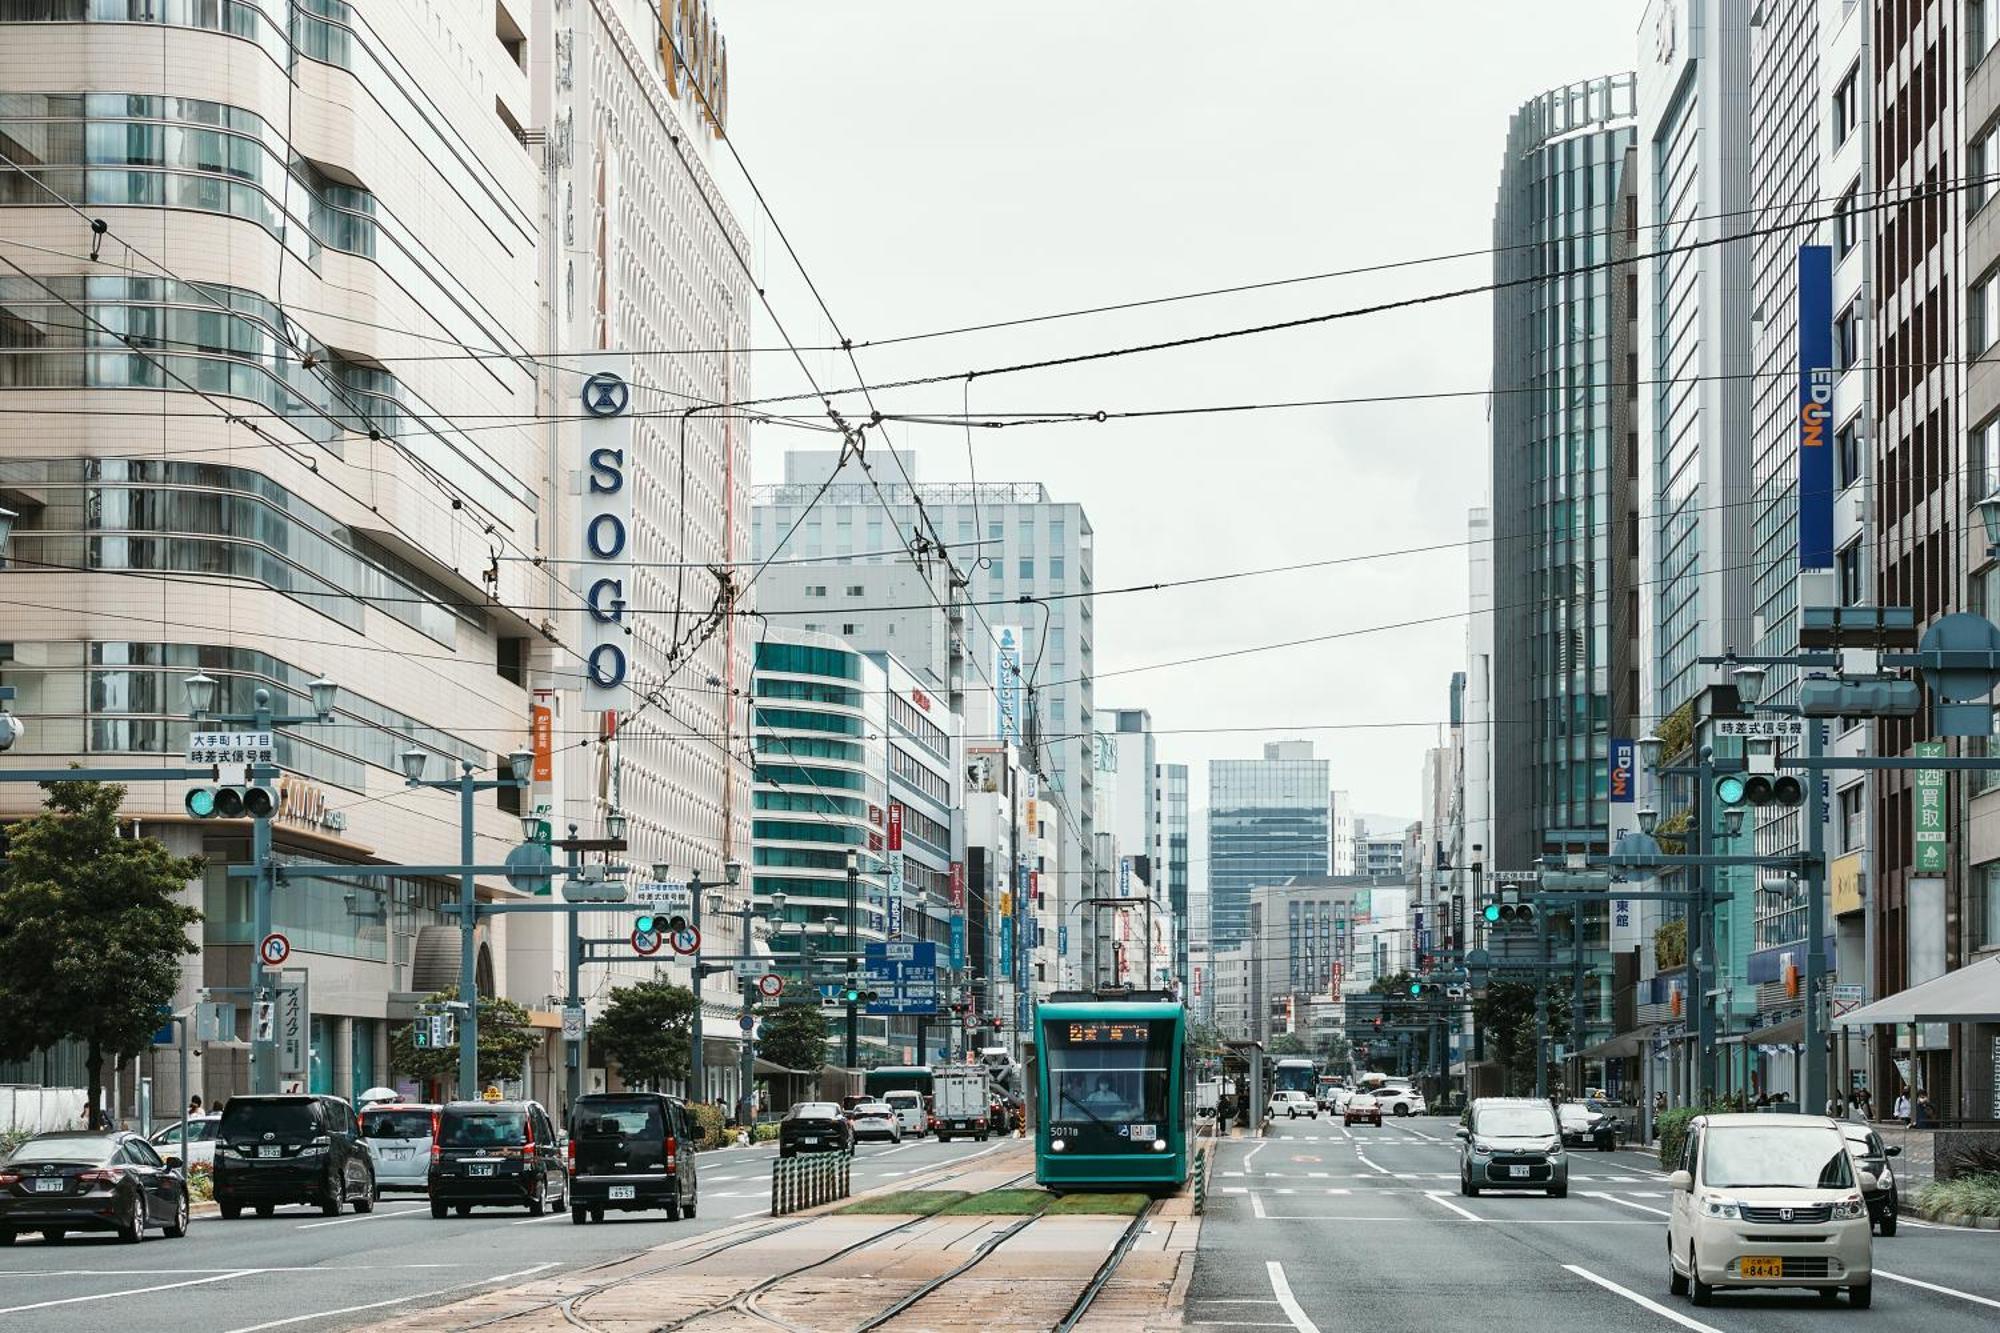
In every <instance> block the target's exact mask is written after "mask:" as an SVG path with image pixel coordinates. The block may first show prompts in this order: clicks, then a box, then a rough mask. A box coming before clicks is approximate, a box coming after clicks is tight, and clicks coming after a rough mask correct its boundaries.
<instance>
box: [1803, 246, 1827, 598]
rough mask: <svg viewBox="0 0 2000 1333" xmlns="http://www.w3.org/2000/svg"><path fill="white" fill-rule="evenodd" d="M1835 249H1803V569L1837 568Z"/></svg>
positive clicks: (1818, 247)
mask: <svg viewBox="0 0 2000 1333" xmlns="http://www.w3.org/2000/svg"><path fill="white" fill-rule="evenodd" d="M1833 378H1834V368H1833V250H1832V248H1831V247H1828V246H1824V245H1802V246H1800V247H1799V568H1800V569H1801V570H1808V569H1832V568H1833Z"/></svg>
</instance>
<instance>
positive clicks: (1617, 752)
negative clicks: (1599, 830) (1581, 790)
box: [1606, 739, 1639, 805]
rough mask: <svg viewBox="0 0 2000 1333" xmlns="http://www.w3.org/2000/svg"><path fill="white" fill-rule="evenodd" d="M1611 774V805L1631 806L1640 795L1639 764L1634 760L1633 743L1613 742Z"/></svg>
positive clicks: (1619, 740) (1608, 784)
mask: <svg viewBox="0 0 2000 1333" xmlns="http://www.w3.org/2000/svg"><path fill="white" fill-rule="evenodd" d="M1610 770H1611V771H1610V773H1609V775H1608V777H1609V781H1608V782H1607V784H1606V785H1607V786H1608V787H1609V788H1610V794H1611V804H1613V805H1630V804H1631V803H1632V801H1633V800H1634V798H1635V797H1636V796H1637V795H1638V791H1639V782H1638V776H1639V772H1638V764H1637V763H1636V762H1634V760H1633V758H1632V742H1631V741H1629V740H1622V739H1614V740H1613V741H1612V742H1611V756H1610Z"/></svg>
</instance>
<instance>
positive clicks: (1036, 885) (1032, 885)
mask: <svg viewBox="0 0 2000 1333" xmlns="http://www.w3.org/2000/svg"><path fill="white" fill-rule="evenodd" d="M1028 892H1029V893H1031V894H1033V895H1034V896H1035V906H1037V907H1040V906H1041V905H1042V872H1041V871H1039V870H1030V871H1029V872H1028Z"/></svg>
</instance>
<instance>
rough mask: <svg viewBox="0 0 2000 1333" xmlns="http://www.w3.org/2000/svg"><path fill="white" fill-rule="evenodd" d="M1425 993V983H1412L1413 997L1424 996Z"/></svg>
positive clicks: (1411, 992) (1411, 991)
mask: <svg viewBox="0 0 2000 1333" xmlns="http://www.w3.org/2000/svg"><path fill="white" fill-rule="evenodd" d="M1423 993H1424V983H1423V982H1421V981H1412V982H1411V983H1410V994H1412V995H1422V994H1423Z"/></svg>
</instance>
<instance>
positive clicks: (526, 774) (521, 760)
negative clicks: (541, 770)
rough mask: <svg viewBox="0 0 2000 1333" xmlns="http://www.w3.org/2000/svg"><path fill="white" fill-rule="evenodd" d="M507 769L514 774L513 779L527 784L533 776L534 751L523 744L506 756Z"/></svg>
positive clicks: (523, 784)
mask: <svg viewBox="0 0 2000 1333" xmlns="http://www.w3.org/2000/svg"><path fill="white" fill-rule="evenodd" d="M507 771H508V772H510V773H512V774H513V775H514V781H516V782H518V783H520V784H521V785H522V786H524V787H525V786H527V785H528V782H529V780H530V779H531V778H533V777H534V776H535V752H534V751H533V750H530V749H528V748H527V747H525V746H523V747H522V748H521V749H518V750H515V751H514V752H513V753H511V754H509V755H508V756H507Z"/></svg>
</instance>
